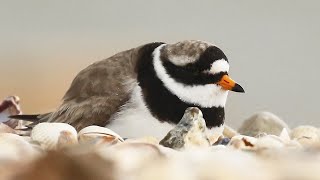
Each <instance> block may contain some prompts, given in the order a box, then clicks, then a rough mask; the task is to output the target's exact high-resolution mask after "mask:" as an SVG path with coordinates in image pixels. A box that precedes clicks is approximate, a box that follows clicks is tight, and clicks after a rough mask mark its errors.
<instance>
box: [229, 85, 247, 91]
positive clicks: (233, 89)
mask: <svg viewBox="0 0 320 180" xmlns="http://www.w3.org/2000/svg"><path fill="white" fill-rule="evenodd" d="M231 91H234V92H239V93H244V89H243V88H242V87H241V86H240V85H239V84H236V85H235V86H234V87H233V88H232V89H231Z"/></svg>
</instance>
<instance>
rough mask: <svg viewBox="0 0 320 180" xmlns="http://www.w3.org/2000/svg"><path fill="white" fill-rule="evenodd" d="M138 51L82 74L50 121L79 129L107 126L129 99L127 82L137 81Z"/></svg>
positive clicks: (98, 64)
mask: <svg viewBox="0 0 320 180" xmlns="http://www.w3.org/2000/svg"><path fill="white" fill-rule="evenodd" d="M137 51H138V48H136V49H131V50H128V51H124V52H121V53H118V54H116V55H114V56H112V57H110V58H108V59H105V60H102V61H99V62H96V63H94V64H91V65H90V66H88V67H87V68H85V69H83V70H82V71H80V73H79V74H78V75H77V76H76V77H75V79H74V80H73V82H72V84H71V86H70V88H69V90H68V91H67V92H66V94H65V95H64V97H63V103H62V104H61V106H60V107H59V108H58V109H57V111H55V112H53V113H52V115H51V117H50V118H49V121H50V122H64V123H69V124H71V125H73V126H74V127H75V128H76V129H77V130H79V129H82V128H83V127H86V126H89V125H93V124H95V125H100V126H105V125H106V124H108V122H109V121H108V120H109V119H110V117H111V116H112V115H113V114H114V113H116V112H117V111H118V110H119V108H120V107H121V106H122V105H123V104H125V102H126V101H128V99H129V93H128V90H127V88H126V86H125V84H124V82H126V81H128V80H129V79H135V78H136V74H135V72H134V66H135V61H136V60H135V58H134V57H136V54H137Z"/></svg>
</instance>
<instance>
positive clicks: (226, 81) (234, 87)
mask: <svg viewBox="0 0 320 180" xmlns="http://www.w3.org/2000/svg"><path fill="white" fill-rule="evenodd" d="M218 84H219V85H220V86H221V87H222V88H223V89H225V90H230V91H234V92H241V93H244V89H243V88H242V87H241V86H240V85H239V84H237V83H236V82H235V81H234V80H232V79H231V78H230V77H229V76H228V75H224V76H222V78H221V80H220V81H219V82H218Z"/></svg>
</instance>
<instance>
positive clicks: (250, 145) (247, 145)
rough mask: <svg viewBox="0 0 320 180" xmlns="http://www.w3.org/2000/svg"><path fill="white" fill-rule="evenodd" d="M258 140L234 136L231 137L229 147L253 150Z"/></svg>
mask: <svg viewBox="0 0 320 180" xmlns="http://www.w3.org/2000/svg"><path fill="white" fill-rule="evenodd" d="M257 141H258V139H257V138H255V137H251V136H244V135H236V136H233V137H232V138H231V140H230V142H229V145H231V146H232V147H234V148H236V149H251V150H252V149H254V147H255V145H256V143H257Z"/></svg>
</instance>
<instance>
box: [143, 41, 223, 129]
mask: <svg viewBox="0 0 320 180" xmlns="http://www.w3.org/2000/svg"><path fill="white" fill-rule="evenodd" d="M159 45H161V44H160V43H158V44H157V43H154V44H149V45H146V46H145V47H142V48H141V50H140V51H141V52H140V53H141V54H143V55H142V56H141V57H140V58H139V60H138V63H137V74H138V82H139V86H140V87H141V89H142V94H143V97H144V101H145V104H146V105H147V107H148V109H149V110H150V112H151V114H152V115H153V116H154V117H156V118H157V119H159V120H160V121H163V122H169V123H174V124H177V123H178V122H179V121H180V119H181V118H182V116H183V114H184V111H185V110H186V109H187V108H188V107H192V106H195V107H198V108H200V110H201V111H202V113H203V117H204V119H205V120H206V125H207V127H208V128H211V127H217V126H220V125H222V124H223V122H224V117H225V114H224V107H223V106H219V107H215V106H212V107H205V108H203V107H200V106H199V105H195V104H192V103H187V102H184V101H182V100H181V99H179V97H177V96H176V95H174V94H173V93H172V92H171V91H169V90H168V89H167V88H166V87H165V86H164V84H163V82H162V81H161V80H160V79H159V78H158V77H157V75H156V72H155V70H154V66H153V56H152V53H153V51H154V49H155V48H157V47H158V46H159Z"/></svg>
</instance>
